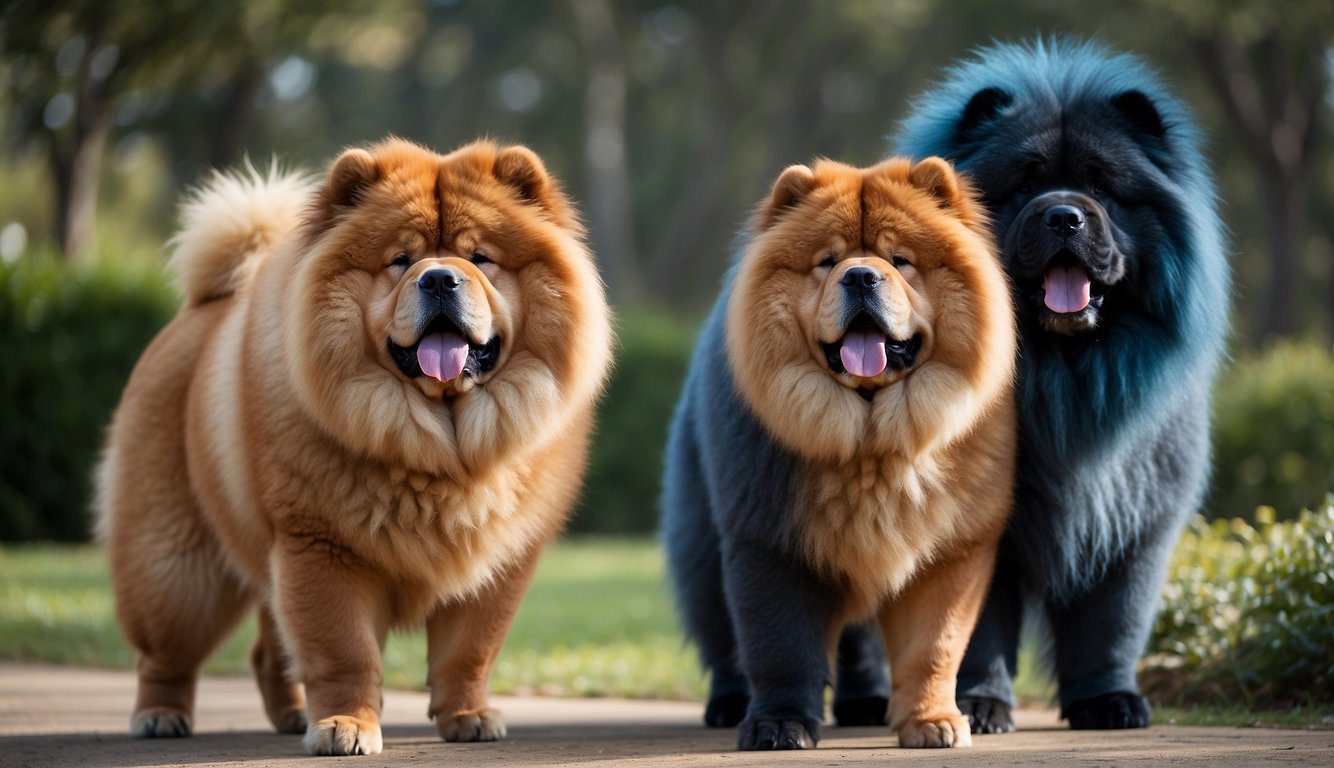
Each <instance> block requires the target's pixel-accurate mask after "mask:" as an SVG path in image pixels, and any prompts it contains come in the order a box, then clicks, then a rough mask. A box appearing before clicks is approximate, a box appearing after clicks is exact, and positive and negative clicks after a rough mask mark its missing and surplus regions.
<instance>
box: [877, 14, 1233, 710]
mask: <svg viewBox="0 0 1334 768" xmlns="http://www.w3.org/2000/svg"><path fill="white" fill-rule="evenodd" d="M914 104H915V107H916V109H915V112H914V113H913V114H912V115H911V116H910V117H909V118H908V119H907V120H906V121H905V122H904V123H903V125H902V128H901V131H900V133H899V135H898V138H897V147H896V148H897V150H898V151H901V152H905V153H909V154H914V155H930V154H937V155H941V156H944V157H946V158H949V159H951V160H953V161H954V162H955V163H956V165H957V166H958V168H959V169H960V170H962V171H965V172H966V173H967V174H968V175H970V176H971V177H972V179H973V181H974V183H975V184H976V185H977V186H978V188H979V189H980V190H981V192H982V195H983V199H984V201H985V203H986V205H987V206H988V208H989V209H990V212H991V215H992V220H993V225H994V232H995V235H996V238H997V240H998V241H999V244H1000V247H1001V252H1002V258H1003V260H1004V264H1005V268H1006V271H1007V272H1008V273H1009V275H1010V279H1011V282H1012V285H1013V288H1014V299H1015V307H1016V312H1017V321H1018V327H1019V334H1020V350H1019V364H1018V370H1019V393H1018V400H1019V411H1020V449H1019V450H1020V458H1019V469H1018V484H1017V487H1016V509H1015V512H1014V515H1013V518H1012V521H1011V523H1010V527H1009V529H1008V531H1007V534H1006V540H1005V541H1004V543H1003V544H1002V548H1001V554H1000V557H999V559H998V564H997V568H996V573H995V578H994V580H993V583H992V586H991V592H990V594H989V596H988V599H987V604H986V607H985V609H984V611H983V614H982V617H981V619H980V620H979V623H978V627H977V630H976V631H975V632H974V634H973V638H972V641H971V644H970V645H969V648H968V654H967V657H966V658H965V661H964V664H963V667H962V669H961V671H960V673H959V686H958V692H959V703H960V708H961V709H962V710H963V712H964V713H965V714H966V715H968V716H969V718H970V719H971V720H972V727H973V730H974V732H983V733H992V732H1004V731H1008V730H1011V729H1013V727H1014V726H1013V721H1012V719H1011V716H1010V709H1011V708H1012V707H1013V706H1014V703H1015V702H1014V693H1013V690H1012V687H1011V679H1012V678H1013V676H1014V671H1015V656H1016V649H1017V645H1018V642H1019V630H1020V623H1021V615H1022V614H1023V612H1024V610H1025V608H1026V607H1034V608H1040V610H1042V611H1044V612H1045V614H1046V618H1047V620H1048V621H1047V623H1048V624H1049V625H1050V628H1051V632H1052V637H1053V639H1054V644H1053V647H1054V653H1055V659H1054V662H1055V670H1056V674H1057V680H1058V683H1059V686H1060V704H1061V710H1062V713H1063V716H1064V717H1066V718H1068V719H1069V721H1070V725H1071V727H1073V728H1134V727H1143V726H1145V725H1147V724H1148V721H1149V710H1148V705H1147V702H1145V700H1144V698H1143V697H1142V696H1141V695H1140V694H1139V688H1138V686H1137V683H1136V680H1135V667H1136V664H1137V662H1138V660H1139V657H1140V655H1141V654H1142V653H1143V651H1144V647H1145V643H1146V641H1147V637H1148V633H1149V630H1150V627H1151V625H1152V622H1153V618H1154V614H1155V611H1156V607H1157V600H1158V595H1159V591H1160V589H1161V587H1162V582H1163V576H1164V571H1165V568H1166V563H1167V561H1168V557H1169V554H1170V552H1171V550H1172V547H1173V545H1174V544H1175V542H1176V541H1177V536H1178V533H1179V531H1180V528H1181V526H1182V524H1183V522H1184V521H1185V520H1186V519H1187V518H1188V517H1189V516H1190V515H1191V514H1192V513H1193V512H1194V511H1195V510H1196V508H1197V507H1198V505H1199V503H1200V500H1201V495H1202V492H1203V490H1204V488H1205V484H1206V481H1207V475H1208V468H1209V393H1210V384H1211V382H1212V380H1213V378H1214V373H1215V370H1216V368H1217V367H1218V363H1219V359H1220V357H1221V353H1222V350H1223V344H1224V337H1225V335H1226V329H1227V321H1226V318H1227V315H1228V299H1229V289H1228V283H1229V277H1228V265H1227V259H1226V256H1225V253H1224V244H1223V231H1222V230H1223V228H1222V225H1221V223H1220V221H1219V217H1218V212H1217V206H1216V200H1215V195H1214V189H1213V185H1212V184H1211V182H1210V177H1209V174H1208V171H1207V169H1206V165H1205V161H1204V159H1203V157H1202V156H1201V152H1200V140H1199V137H1198V135H1197V133H1196V129H1195V127H1194V125H1193V123H1192V120H1191V117H1190V115H1189V114H1188V111H1187V109H1186V108H1185V107H1184V106H1183V105H1182V104H1181V103H1180V102H1178V101H1177V100H1175V99H1174V98H1172V97H1171V96H1170V95H1169V94H1168V92H1167V90H1166V89H1165V88H1164V86H1163V85H1162V83H1161V82H1160V80H1159V79H1158V78H1157V77H1156V76H1155V75H1154V74H1153V73H1152V72H1150V71H1149V70H1148V69H1146V68H1145V67H1144V66H1143V65H1142V64H1141V63H1140V62H1139V61H1137V60H1136V59H1134V58H1132V57H1130V56H1126V55H1121V54H1114V53H1111V52H1109V51H1107V50H1106V49H1104V48H1102V47H1101V46H1098V45H1096V44H1090V43H1074V42H1068V41H1060V40H1056V41H1038V42H1035V43H1033V44H1030V45H1024V46H1016V45H1000V46H995V47H992V48H989V49H986V50H983V51H982V52H981V53H980V55H978V57H977V58H975V59H973V60H970V61H967V62H965V63H963V64H960V65H958V66H957V67H955V68H954V69H953V70H951V71H950V73H949V74H948V76H947V78H946V80H945V82H944V83H943V84H942V85H940V86H939V87H938V88H937V89H936V90H934V91H932V92H931V93H928V94H926V95H925V96H923V97H922V98H920V99H918V100H917V101H916V102H914Z"/></svg>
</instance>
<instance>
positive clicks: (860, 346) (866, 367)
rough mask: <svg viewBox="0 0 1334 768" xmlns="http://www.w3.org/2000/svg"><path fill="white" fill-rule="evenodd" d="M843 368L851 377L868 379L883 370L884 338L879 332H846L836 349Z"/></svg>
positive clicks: (884, 361) (884, 362)
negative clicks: (841, 342) (840, 344)
mask: <svg viewBox="0 0 1334 768" xmlns="http://www.w3.org/2000/svg"><path fill="white" fill-rule="evenodd" d="M838 357H839V359H840V360H842V361H843V367H844V368H846V369H848V373H850V374H852V375H853V376H865V377H867V378H870V377H872V376H878V375H879V374H880V372H881V371H883V370H885V364H886V363H887V362H888V361H887V360H886V359H885V336H884V334H882V333H880V332H879V331H868V330H857V331H848V335H847V336H844V337H843V344H842V346H840V347H839V348H838Z"/></svg>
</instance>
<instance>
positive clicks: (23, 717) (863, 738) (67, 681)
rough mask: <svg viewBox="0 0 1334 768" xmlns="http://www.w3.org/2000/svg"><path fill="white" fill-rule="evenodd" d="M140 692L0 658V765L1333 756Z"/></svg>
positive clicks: (1001, 762) (1144, 735)
mask: <svg viewBox="0 0 1334 768" xmlns="http://www.w3.org/2000/svg"><path fill="white" fill-rule="evenodd" d="M133 690H134V689H133V678H132V676H131V675H130V674H128V673H124V672H104V671H92V670H83V669H66V668H58V667H32V666H16V665H3V664H0V766H50V765H77V766H86V767H89V768H93V767H95V766H166V765H189V766H261V765H279V766H283V767H284V768H300V767H301V766H307V765H319V766H326V767H327V766H328V765H330V763H331V762H332V763H336V764H342V765H351V764H352V763H356V764H357V765H359V766H365V767H366V768H371V767H372V766H385V765H394V766H401V765H409V766H411V765H432V766H434V765H443V766H451V765H458V766H474V765H560V766H602V765H611V764H618V765H636V766H660V767H662V768H667V767H668V766H715V765H723V766H752V765H753V766H766V767H767V766H787V765H809V766H815V765H818V766H841V765H845V764H858V763H884V762H889V761H900V762H903V763H908V762H911V763H912V764H913V765H915V766H987V767H988V768H996V767H997V766H1007V765H1051V766H1065V765H1075V764H1097V765H1099V766H1116V765H1130V764H1134V765H1137V766H1140V765H1208V766H1241V765H1323V766H1334V731H1296V730H1275V729H1254V728H1244V729H1243V728H1185V727H1175V726H1163V727H1156V728H1152V729H1149V730H1148V731H1120V732H1099V733H1094V732H1086V733H1072V732H1070V731H1068V730H1065V729H1064V728H1062V727H1060V726H1059V724H1058V723H1057V722H1056V716H1055V714H1054V713H1052V712H1050V711H1042V710H1037V711H1024V712H1020V713H1019V724H1020V727H1021V728H1022V729H1023V730H1022V731H1021V732H1019V733H1016V734H1009V735H1005V736H982V737H976V739H975V746H974V747H973V748H971V749H965V750H948V751H938V752H921V751H914V750H900V749H897V748H896V747H895V742H894V738H893V737H892V736H890V735H889V734H888V733H887V732H886V731H885V730H884V729H876V728H845V729H840V728H832V727H830V728H827V729H826V731H825V738H824V740H823V741H822V742H821V743H820V748H819V749H817V750H812V751H807V752H800V753H794V752H784V753H772V752H770V753H759V752H750V753H738V752H733V751H732V746H733V744H734V736H733V734H732V733H731V731H730V730H729V731H719V730H708V729H705V728H703V727H701V726H699V724H698V723H699V715H700V708H699V706H698V705H695V704H683V703H679V702H656V701H620V700H609V699H539V698H505V697H500V698H497V699H496V702H495V703H496V704H497V706H499V707H501V708H502V709H503V710H504V711H505V714H506V718H507V720H508V722H509V726H510V738H509V740H508V741H505V742H501V743H496V744H472V745H461V744H445V743H443V742H441V741H440V740H439V739H438V738H437V737H436V734H435V729H434V727H433V726H432V725H431V724H430V723H429V722H427V720H426V717H425V713H426V695H425V694H422V693H407V692H397V691H390V692H389V693H387V694H386V696H385V717H384V722H385V723H386V727H385V751H384V753H383V754H380V755H377V756H374V757H356V758H309V757H306V756H305V755H304V754H302V752H301V745H300V739H299V738H298V737H295V736H277V735H274V734H273V733H271V732H270V731H269V730H268V723H267V722H266V721H265V719H264V715H263V713H262V711H261V710H260V703H259V695H258V693H256V692H255V689H254V687H253V686H252V685H251V683H250V681H248V680H233V679H209V680H205V681H204V682H203V683H202V684H201V686H200V700H199V708H198V712H197V713H196V717H195V725H196V728H197V732H196V735H195V736H193V737H192V738H188V739H174V740H152V741H146V740H138V739H130V738H128V737H127V736H124V735H123V733H124V730H125V727H126V724H127V722H128V718H129V710H130V706H131V703H132V701H133V695H134V693H133Z"/></svg>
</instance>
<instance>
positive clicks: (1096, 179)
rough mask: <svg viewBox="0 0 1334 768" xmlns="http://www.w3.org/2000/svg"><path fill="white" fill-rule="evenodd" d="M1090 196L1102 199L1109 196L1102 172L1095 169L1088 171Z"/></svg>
mask: <svg viewBox="0 0 1334 768" xmlns="http://www.w3.org/2000/svg"><path fill="white" fill-rule="evenodd" d="M1088 187H1089V194H1090V195H1093V196H1094V197H1102V196H1103V195H1105V194H1107V182H1106V180H1105V179H1104V178H1103V175H1102V171H1101V170H1099V169H1098V168H1095V167H1090V168H1089V170H1088Z"/></svg>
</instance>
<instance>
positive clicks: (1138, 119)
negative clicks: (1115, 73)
mask: <svg viewBox="0 0 1334 768" xmlns="http://www.w3.org/2000/svg"><path fill="white" fill-rule="evenodd" d="M1112 106H1113V107H1115V108H1116V111H1117V112H1120V113H1121V117H1123V118H1125V120H1126V122H1128V123H1130V125H1131V127H1133V128H1134V129H1135V130H1136V131H1138V132H1139V133H1141V134H1143V135H1145V136H1152V137H1153V138H1155V139H1161V138H1163V136H1164V135H1165V134H1166V133H1167V127H1166V126H1165V125H1163V117H1162V115H1160V114H1158V108H1157V107H1155V106H1154V105H1153V101H1152V100H1151V99H1150V98H1149V97H1148V96H1147V95H1145V94H1144V92H1143V91H1126V92H1125V93H1122V94H1119V95H1117V96H1113V97H1112Z"/></svg>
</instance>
